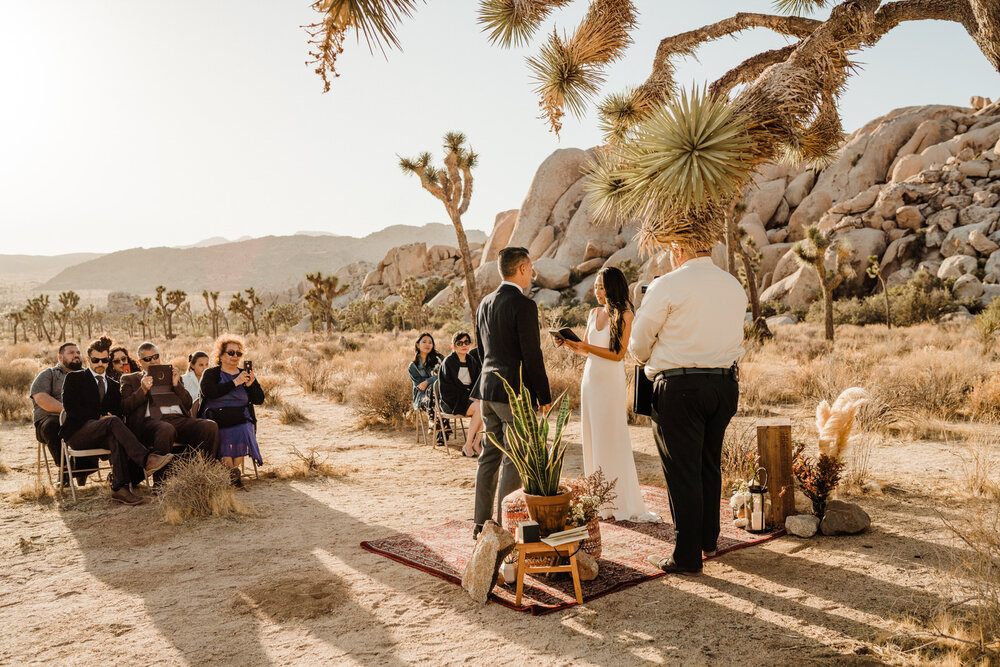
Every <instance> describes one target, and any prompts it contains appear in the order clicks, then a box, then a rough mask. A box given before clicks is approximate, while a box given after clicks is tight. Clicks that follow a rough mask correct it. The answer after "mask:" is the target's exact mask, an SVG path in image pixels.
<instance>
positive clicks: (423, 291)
mask: <svg viewBox="0 0 1000 667" xmlns="http://www.w3.org/2000/svg"><path fill="white" fill-rule="evenodd" d="M399 296H400V298H402V302H401V305H402V311H403V312H402V313H401V314H402V317H403V320H404V321H405V322H407V323H409V325H410V326H411V327H413V328H414V329H419V328H421V327H422V326H424V299H425V298H426V297H427V286H426V285H424V284H423V283H422V282H420V281H418V280H417V279H416V278H414V277H413V276H409V277H408V278H407V279H406V280H405V281H403V284H402V285H401V286H400V288H399Z"/></svg>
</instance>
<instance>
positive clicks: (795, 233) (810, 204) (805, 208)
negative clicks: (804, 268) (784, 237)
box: [788, 188, 833, 241]
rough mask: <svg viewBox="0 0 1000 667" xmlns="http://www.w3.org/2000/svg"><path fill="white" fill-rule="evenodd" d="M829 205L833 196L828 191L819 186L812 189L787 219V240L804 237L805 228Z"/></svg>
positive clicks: (827, 208) (828, 207)
mask: <svg viewBox="0 0 1000 667" xmlns="http://www.w3.org/2000/svg"><path fill="white" fill-rule="evenodd" d="M831 206H833V198H832V197H831V196H830V193H829V192H827V191H826V190H821V189H819V188H815V189H813V191H812V192H810V193H809V195H808V196H807V197H806V198H805V199H803V200H802V203H801V204H799V206H798V208H796V209H795V211H794V212H792V215H791V217H790V218H789V219H788V238H789V240H792V241H799V240H801V239H803V238H805V228H806V227H808V226H809V225H811V224H813V223H814V222H817V221H818V220H819V219H820V218H821V217H822V216H823V214H824V213H826V212H827V211H828V210H829V209H830V207H831Z"/></svg>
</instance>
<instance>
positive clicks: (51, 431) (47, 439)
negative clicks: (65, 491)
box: [35, 415, 98, 478]
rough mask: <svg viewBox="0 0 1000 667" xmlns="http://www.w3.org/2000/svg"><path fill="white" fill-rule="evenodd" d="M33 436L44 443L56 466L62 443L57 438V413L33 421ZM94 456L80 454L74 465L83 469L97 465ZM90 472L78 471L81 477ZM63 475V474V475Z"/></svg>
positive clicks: (89, 468)
mask: <svg viewBox="0 0 1000 667" xmlns="http://www.w3.org/2000/svg"><path fill="white" fill-rule="evenodd" d="M35 438H36V439H37V440H38V441H39V442H43V443H45V446H46V447H47V448H48V450H49V454H51V455H52V461H53V462H54V463H55V464H56V466H57V467H58V465H59V455H60V453H61V451H60V450H61V449H62V443H61V441H60V439H59V415H45V416H44V417H42V418H41V419H39V420H38V421H36V422H35ZM97 460H98V459H97V457H96V456H80V457H78V458H77V459H76V461H74V462H73V465H74V467H77V468H82V469H84V470H92V469H94V468H96V467H97ZM88 474H90V473H80V477H81V478H86V477H87V475H88ZM63 476H64V477H65V475H63Z"/></svg>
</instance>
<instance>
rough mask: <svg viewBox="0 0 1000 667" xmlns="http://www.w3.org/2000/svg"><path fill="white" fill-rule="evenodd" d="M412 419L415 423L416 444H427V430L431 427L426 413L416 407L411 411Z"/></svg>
mask: <svg viewBox="0 0 1000 667" xmlns="http://www.w3.org/2000/svg"><path fill="white" fill-rule="evenodd" d="M413 420H414V421H415V422H416V423H417V444H420V443H423V444H425V445H426V444H427V431H429V430H430V429H431V425H430V424H429V423H428V422H429V420H428V418H427V413H426V412H424V411H423V410H421V409H420V408H417V409H415V410H414V411H413Z"/></svg>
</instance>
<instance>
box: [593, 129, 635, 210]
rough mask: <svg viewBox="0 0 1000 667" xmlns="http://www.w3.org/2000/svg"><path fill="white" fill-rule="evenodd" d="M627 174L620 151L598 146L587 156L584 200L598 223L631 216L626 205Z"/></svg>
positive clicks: (629, 208)
mask: <svg viewBox="0 0 1000 667" xmlns="http://www.w3.org/2000/svg"><path fill="white" fill-rule="evenodd" d="M629 176H630V174H629V173H628V167H626V166H625V162H624V159H623V157H622V154H621V152H620V151H618V150H616V149H615V148H613V147H602V148H598V149H597V150H596V152H595V153H594V154H593V155H592V156H590V157H588V163H587V180H586V181H585V184H584V192H585V193H586V194H585V197H584V204H585V205H586V206H587V208H588V209H590V211H591V213H593V215H594V219H595V220H596V221H597V223H598V224H601V225H616V226H617V225H620V224H621V223H623V222H625V221H627V220H628V219H630V218H632V217H634V214H635V211H634V209H633V208H631V207H630V206H629V204H628V203H627V202H628V186H627V180H628V178H629Z"/></svg>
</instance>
